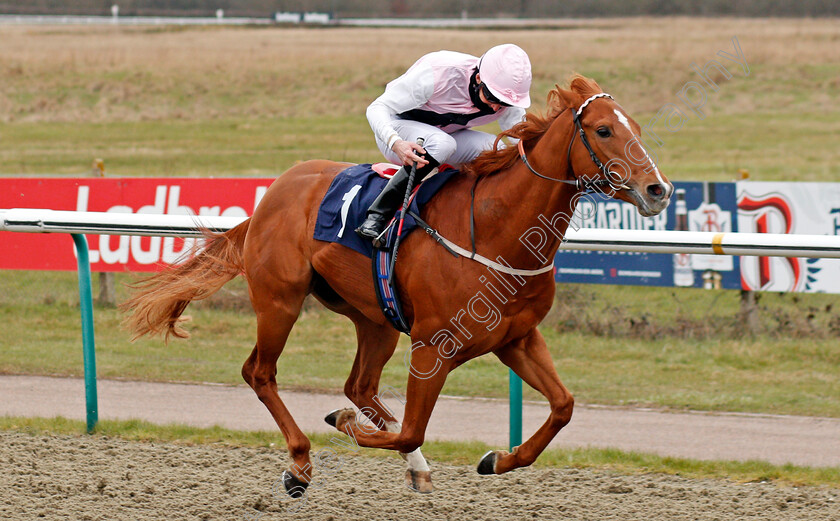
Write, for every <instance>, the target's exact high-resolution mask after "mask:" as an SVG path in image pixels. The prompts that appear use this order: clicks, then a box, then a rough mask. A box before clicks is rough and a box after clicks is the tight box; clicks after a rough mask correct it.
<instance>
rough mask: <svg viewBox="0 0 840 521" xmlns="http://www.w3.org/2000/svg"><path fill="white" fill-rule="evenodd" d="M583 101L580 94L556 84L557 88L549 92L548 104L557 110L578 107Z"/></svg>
mask: <svg viewBox="0 0 840 521" xmlns="http://www.w3.org/2000/svg"><path fill="white" fill-rule="evenodd" d="M581 103H582V99H581V97H580V94H578V93H576V92H572V91H570V90H566V89H563V88H560V86H559V85H555V89H554V90H553V91H551V92H549V93H548V104H549V106H552V107H553V108H554V109H555V110H556V111H557V112H561V111H563V109H567V108H569V109H577V107H578V105H580V104H581Z"/></svg>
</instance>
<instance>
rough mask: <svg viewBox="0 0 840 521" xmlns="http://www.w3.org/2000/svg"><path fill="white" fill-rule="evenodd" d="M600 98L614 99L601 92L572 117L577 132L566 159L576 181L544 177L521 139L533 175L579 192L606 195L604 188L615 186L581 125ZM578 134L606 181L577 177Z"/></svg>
mask: <svg viewBox="0 0 840 521" xmlns="http://www.w3.org/2000/svg"><path fill="white" fill-rule="evenodd" d="M598 98H610V99H613V97H612V96H610V95H609V94H607V93H606V92H600V93H598V94H595V95H594V96H590V97H589V98H587V100H586V101H584V102H583V104H582V105H581V106H580V107H579V108H578V109H577V110H576V111H575V113H574V114H573V115H572V120H573V121H574V123H575V129H576V130H577V132H574V133H572V139H570V140H569V149H568V150H567V151H566V158H567V160H568V165H569V172H571V174H572V177H574V180H571V179H556V178H554V177H548V176H546V175H543V174H541V173H539V172H537V171H536V170H534V167H532V166H531V164H530V163H529V162H528V158H527V157H526V156H525V147H524V146H523V144H522V140H521V139H520V140H519V143H518V144H517V146H518V147H519V157H520V158H521V159H522V162H523V163H525V166H527V167H528V170H530V171H531V173H532V174H534V175H535V176H537V177H541V178H543V179H547V180H549V181H554V182H555V183H566V184H570V185H574V186H575V188H576V189H578V190H592V191H594V192H601V193H604V194H605V193H607V192H606V191H605V189H604V188H605V187H607V186H611V185H613V183H612V182H611V181H610V180H609V178H608V177H609V172H608V171H607V168H606V167H605V166H604V164H603V163H602V162H601V160H600V159H598V156H597V155H596V154H595V151H594V150H592V145H590V144H589V139H588V138H587V137H586V132H584V131H583V127H582V126H581V124H580V115H581V113H583V109H585V108H586V106H587V105H589V104H590V103H591V102H592V101H594V100H596V99H598ZM578 134H580V140H581V142H582V143H583V146H585V147H586V150H587V151H588V152H589V157H590V158H592V162H593V163H595V166H596V167H597V168H598V171H600V172H601V173H602V174H603V175H604V176H607V178H606V179H596V180H594V181H592V180H590V179H589V177H588V176H584V179H583V180H581V179H580V178H579V177H578V176H576V175H575V172H574V170H573V169H572V145H573V144H574V142H575V137H576V136H577V135H578ZM618 188H622V189H625V190H629V189H630V187H628V186H627V185H625V184H622V185H619V186H618Z"/></svg>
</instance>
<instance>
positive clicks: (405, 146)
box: [391, 139, 429, 167]
mask: <svg viewBox="0 0 840 521" xmlns="http://www.w3.org/2000/svg"><path fill="white" fill-rule="evenodd" d="M391 150H392V151H393V152H394V153H395V154H397V157H398V158H400V161H402V164H404V165H406V166H411V164H412V163H414V162H415V161H417V166H418V167H419V166H424V165H428V164H429V162H428V161H426V160H425V159H424V158H423V156H421V155H419V154H425V153H426V150H425V149H424V148H423V147H421V146H420V145H418V144H417V143H412V142H411V141H404V140H402V139H398V140H396V141H395V142H394V146H392V147H391Z"/></svg>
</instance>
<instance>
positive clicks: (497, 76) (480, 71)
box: [356, 44, 531, 241]
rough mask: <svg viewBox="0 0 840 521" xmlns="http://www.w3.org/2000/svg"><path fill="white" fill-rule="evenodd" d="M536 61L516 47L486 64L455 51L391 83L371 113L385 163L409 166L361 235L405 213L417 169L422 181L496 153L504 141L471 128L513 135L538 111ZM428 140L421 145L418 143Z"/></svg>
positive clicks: (493, 52) (494, 52)
mask: <svg viewBox="0 0 840 521" xmlns="http://www.w3.org/2000/svg"><path fill="white" fill-rule="evenodd" d="M530 87H531V62H530V60H529V59H528V55H527V54H525V51H523V50H522V49H520V48H519V47H517V46H516V45H513V44H504V45H497V46H496V47H493V48H491V49H490V50H488V51H487V52H486V53H484V55H483V56H482V57H481V58H476V57H475V56H471V55H469V54H463V53H458V52H451V51H437V52H433V53H429V54H427V55H425V56H423V57H422V58H420V59H419V60H417V61H416V62H415V63H414V65H412V66H411V68H409V69H408V71H406V73H405V74H403V75H402V76H400V77H399V78H397V79H395V80H393V81H391V82H390V83H388V85H387V86H386V87H385V92H384V93H383V94H382V95H381V96H379V97H378V98H376V100H374V102H373V103H371V104H370V106H369V107H368V108H367V119H368V122H369V123H370V127H371V129H373V133H374V136H375V138H376V144H377V145H378V146H379V150H381V151H382V154H384V155H385V158H386V159H387V160H389V161H391V162H392V163H397V164H400V165H403V167H402V168H400V169H399V170H398V171H397V173H395V174H394V176H393V177H392V178H391V179H390V180H389V181H388V184H387V185H386V186H385V188H384V189H383V190H382V193H380V194H379V196H378V197H377V198H376V200H375V201H374V202H373V204H372V205H371V206H370V208H369V209H368V212H367V219H366V220H365V222H364V223H362V225H361V226H359V227H358V228H357V229H356V233H358V234H359V235H360V236H361V237H363V238H367V239H374V241H375V240H376V238H377V237H378V236H379V235H381V233H382V231H383V230H384V229H385V226H386V225H387V223H388V220H389V219H390V217H391V216H392V215H393V213H394V212H395V211H396V210H397V209H398V208H399V206H400V205H401V204H402V202H403V198H404V196H405V190H406V187H407V185H408V174H409V169H410V168H411V166H410V165H411V164H412V163H413V162H415V161H416V162H417V172H416V174H415V178H414V181H415V183H420V181H422V180H423V178H424V177H426V176H427V175H428V174H429V173H430V172H431V171H433V170H434V169H435V168H437V166H439V165H440V164H442V163H444V162H449V163H450V164H453V165H456V166H458V165H461V164H463V163H468V162H470V161H472V160H473V159H475V158H476V157H477V156H478V154H480V153H481V152H482V151H484V150H488V149H490V148H492V146H493V142H494V141H495V139H496V136H494V135H492V134H488V133H486V132H480V131H477V130H469V128H470V127H474V126H479V125H484V124H487V123H491V122H493V121H497V120H498V121H499V125H500V126H501V128H502V130H508V129H510V128H511V127H513V126H514V125H516V124H517V123H519V122H520V121H522V120H523V118H524V116H525V109H526V108H528V107H529V106H530V105H531V98H530V96H529V93H528V91H529V89H530ZM419 137H422V138H424V139H425V143H424V145H423V146H422V147H421V146H420V145H418V144H417V143H416V141H417V138H419Z"/></svg>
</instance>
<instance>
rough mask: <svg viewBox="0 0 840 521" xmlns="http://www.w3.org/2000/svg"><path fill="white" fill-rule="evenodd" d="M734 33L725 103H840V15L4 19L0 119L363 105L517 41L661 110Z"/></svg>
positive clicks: (628, 102)
mask: <svg viewBox="0 0 840 521" xmlns="http://www.w3.org/2000/svg"><path fill="white" fill-rule="evenodd" d="M733 36H737V37H738V39H739V41H740V42H741V47H742V49H743V51H744V54H745V56H746V58H747V61H748V63H749V64H750V67H751V72H752V74H751V77H750V80H749V81H750V89H749V92H747V91H746V89H745V88H736V87H733V88H731V89H728V90H727V88H725V89H723V90H726V91H727V92H728V95H726V96H724V97H723V98H722V99H721V100H720V102H719V107H718V108H719V109H722V110H726V111H727V112H728V113H733V112H736V113H737V112H743V111H754V110H765V109H772V108H773V107H778V106H779V105H780V104H783V105H784V106H790V105H795V106H800V107H802V108H806V107H812V106H813V105H815V104H820V105H821V108H820V110H830V111H836V110H838V106H837V103H838V96H837V93H838V90H840V80H838V79H837V78H838V75H837V74H831V73H830V70H831V69H829V71H828V72H829V73H827V74H821V73H820V71H821V69H820V67H829V68H830V67H832V66H834V67H835V68H834V69H833V70H834V71H835V72H836V53H837V49H838V44H840V24H838V23H837V20H810V19H791V20H779V19H773V20H757V19H718V18H714V19H707V18H701V19H698V18H639V19H621V20H597V21H591V22H584V23H582V24H581V25H580V26H579V27H578V28H575V29H569V30H512V31H485V30H473V31H464V30H419V29H400V30H396V29H351V28H346V29H289V28H270V29H263V28H215V27H213V28H187V29H164V30H161V29H149V28H112V27H104V28H103V27H83V28H78V27H69V28H65V27H61V28H55V27H0V42H2V45H0V77H2V78H3V82H2V88H0V120H2V121H7V122H8V121H13V120H18V121H20V120H28V121H125V120H144V119H154V120H159V119H180V118H185V119H205V118H218V117H242V116H245V117H249V116H257V117H279V116H289V115H291V116H304V115H313V114H314V115H318V114H335V113H347V114H361V113H362V112H363V109H364V107H365V106H366V105H367V104H368V103H369V102H370V100H371V99H372V98H373V97H375V96H376V95H377V94H378V93H379V92H380V91H381V89H382V87H383V85H384V84H385V83H386V82H387V81H388V80H390V79H392V78H393V77H395V76H396V75H398V74H400V73H401V72H402V71H404V70H405V68H406V67H407V66H408V65H409V64H410V63H411V62H412V61H413V60H414V59H416V58H417V57H418V56H420V55H421V54H423V53H425V52H428V51H432V50H437V49H457V50H461V51H465V52H470V53H475V54H480V53H481V52H483V51H484V50H486V49H487V48H488V47H490V46H492V45H494V44H498V43H501V42H508V41H512V42H516V43H518V44H519V45H521V46H522V47H523V48H525V49H526V50H527V51H528V53H529V55H530V56H531V59H532V61H533V64H534V73H535V86H534V89H533V92H535V93H542V92H547V91H548V90H549V89H550V88H551V87H552V86H553V84H554V83H555V82H560V83H562V82H563V81H565V79H566V78H567V77H568V76H569V74H570V73H571V72H572V71H577V72H581V73H583V74H586V75H590V76H594V77H596V78H597V79H598V81H599V82H600V83H601V84H602V86H605V88H606V89H607V90H609V91H611V92H612V93H613V94H614V95H616V97H617V98H618V99H619V100H622V102H623V103H624V104H625V106H626V107H627V108H628V110H630V111H633V112H650V111H654V110H656V109H657V108H658V107H660V106H661V105H662V104H664V103H666V102H669V101H673V99H674V93H675V92H676V91H677V90H678V89H679V88H680V86H681V85H682V84H683V83H684V82H685V81H687V80H689V79H695V74H694V73H693V72H692V71H691V69H690V68H689V65H690V63H691V62H694V61H696V62H698V63H701V64H702V63H704V62H705V60H708V59H711V58H713V57H715V53H716V52H717V51H718V50H721V49H722V50H726V51H731V50H732V45H731V38H732V37H733ZM701 60H703V61H701ZM732 70H733V73H734V74H735V75H736V78H743V76H742V75H741V73H740V72H736V71H735V70H734V69H732ZM537 98H541V96H537ZM542 101H543V100H542V99H538V100H537V102H538V104H540V105H541V104H542Z"/></svg>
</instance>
